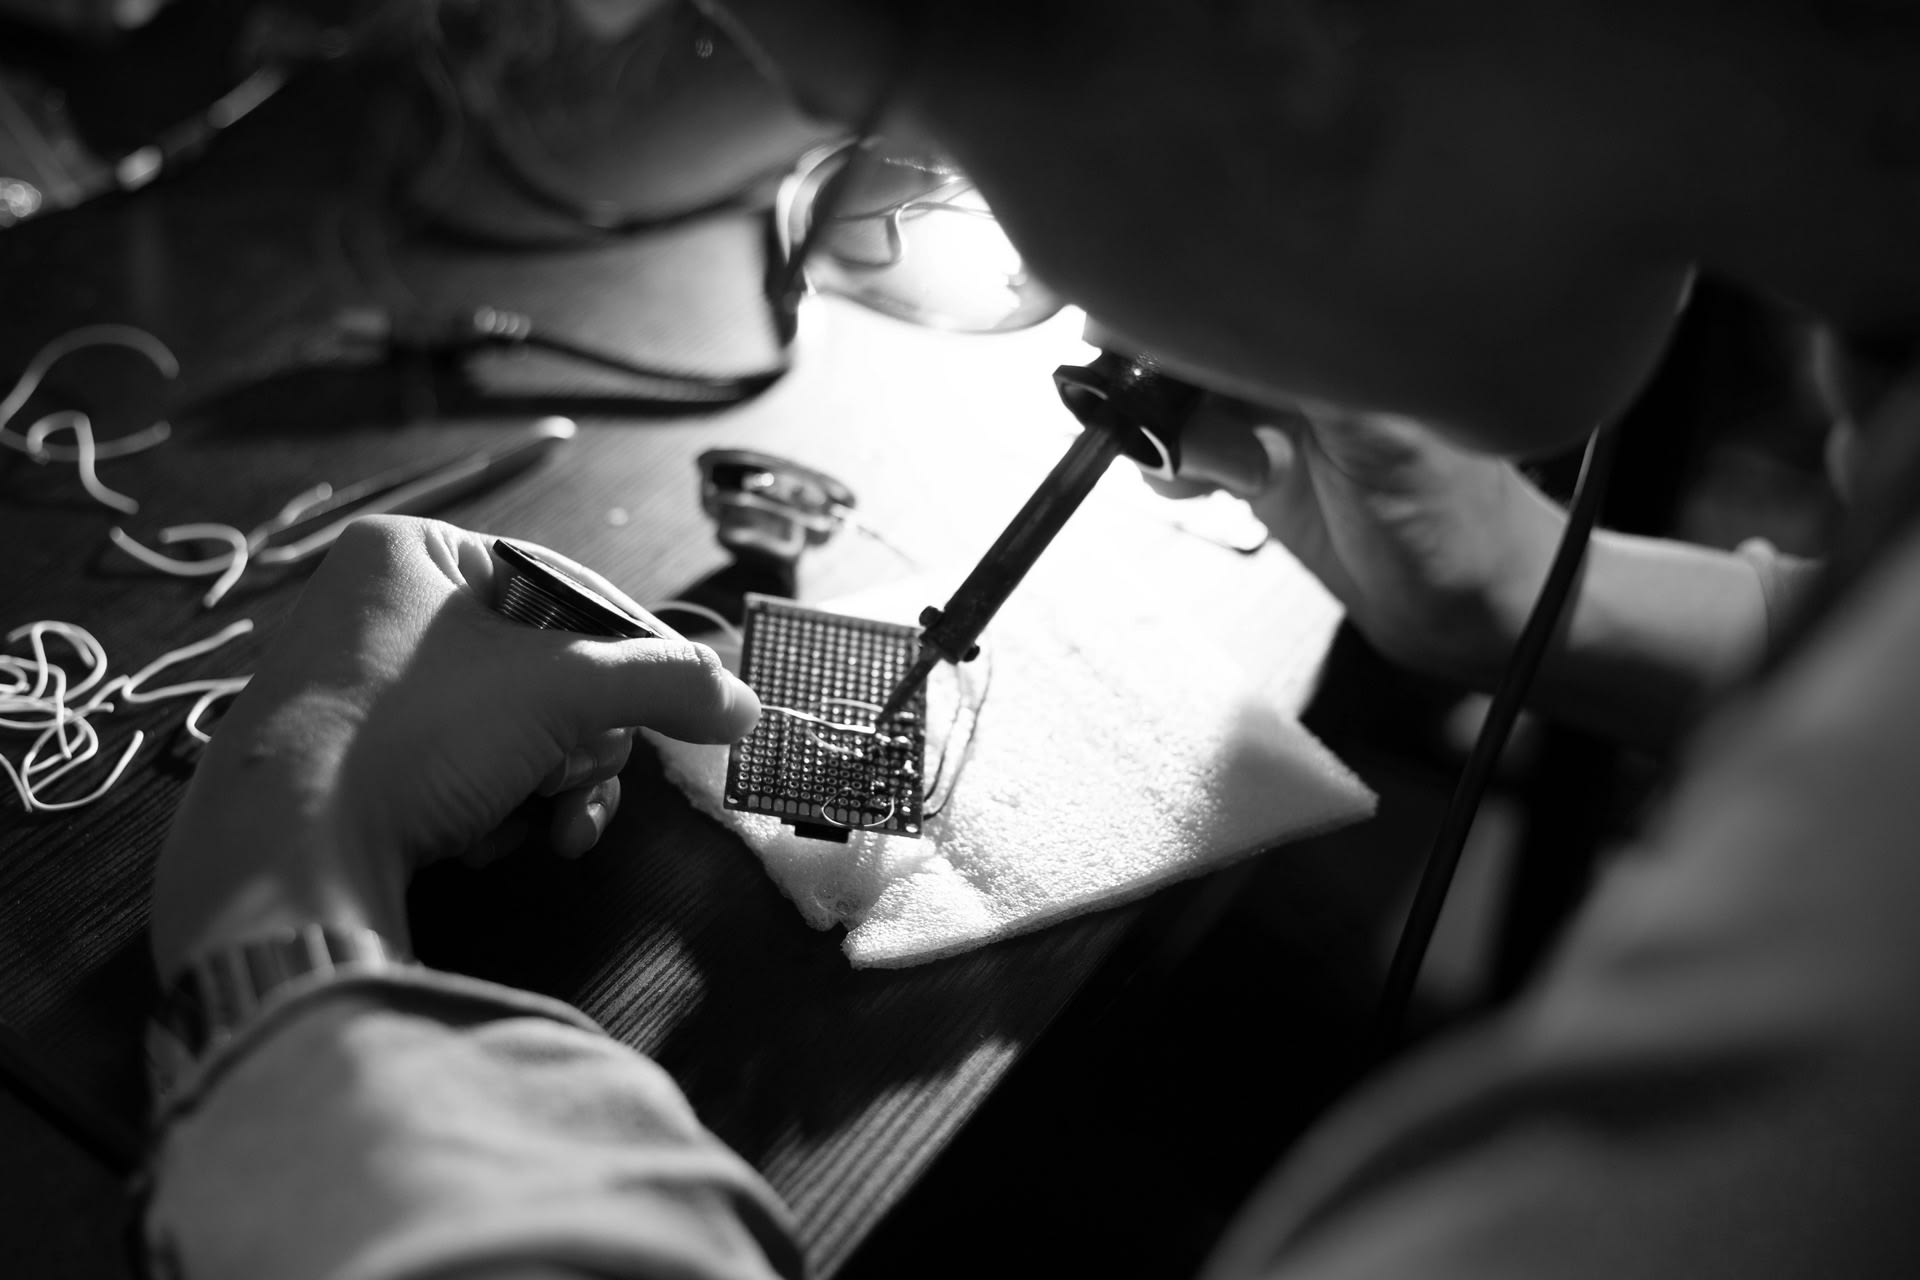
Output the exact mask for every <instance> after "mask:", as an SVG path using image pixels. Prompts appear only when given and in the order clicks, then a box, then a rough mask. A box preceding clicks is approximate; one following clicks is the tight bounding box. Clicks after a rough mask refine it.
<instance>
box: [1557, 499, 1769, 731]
mask: <svg viewBox="0 0 1920 1280" xmlns="http://www.w3.org/2000/svg"><path fill="white" fill-rule="evenodd" d="M1766 636H1767V608H1766V598H1765V594H1764V592H1763V590H1762V587H1761V582H1760V577H1759V575H1758V573H1757V572H1756V571H1755V568H1754V566H1753V565H1752V564H1751V563H1749V562H1748V561H1747V560H1745V559H1743V558H1741V557H1740V556H1738V555H1735V554H1733V553H1731V552H1726V551H1718V550H1714V549H1710V548H1705V547H1697V546H1693V545H1690V544H1687V543H1681V542H1674V541H1668V540H1662V539H1653V538H1639V537H1631V536H1628V535H1625V534H1619V533H1612V532H1606V531H1602V532H1599V533H1596V534H1595V535H1594V538H1593V541H1592V543H1591V544H1590V545H1589V547H1588V549H1587V559H1586V563H1585V565H1584V568H1583V571H1582V574H1581V578H1580V582H1579V589H1578V593H1577V595H1576V596H1575V598H1574V600H1573V602H1572V605H1571V613H1570V614H1569V616H1568V617H1567V618H1566V619H1565V620H1564V622H1563V623H1562V626H1561V629H1560V632H1559V634H1558V636H1557V637H1556V638H1555V642H1554V644H1553V646H1552V648H1551V649H1550V650H1549V651H1548V655H1547V658H1546V660H1545V662H1544V663H1543V664H1542V667H1541V670H1540V674H1539V677H1538V679H1537V680H1536V682H1535V686H1534V691H1533V698H1532V705H1533V706H1534V708H1535V709H1536V710H1538V711H1539V712H1541V713H1542V714H1544V715H1547V716H1549V717H1552V718H1555V719H1559V720H1563V721H1565V722H1567V723H1570V724H1573V725H1576V726H1579V727H1581V728H1584V729H1588V730H1591V731H1593V732H1596V733H1600V734H1603V735H1605V736H1607V737H1609V738H1611V739H1614V740H1616V741H1619V742H1621V743H1623V744H1626V745H1629V746H1635V747H1642V748H1648V749H1659V748H1662V747H1665V746H1667V745H1668V744H1670V743H1671V742H1672V741H1673V739H1674V737H1675V736H1676V735H1677V734H1678V733H1680V732H1681V731H1682V730H1684V729H1685V728H1686V726H1687V725H1688V724H1689V723H1690V722H1691V720H1692V718H1693V716H1694V714H1695V713H1696V712H1697V711H1698V709H1699V707H1700V705H1701V703H1702V701H1703V699H1705V698H1706V697H1707V696H1708V695H1710V694H1711V693H1712V692H1713V691H1714V690H1715V689H1717V688H1720V687H1722V686H1723V685H1724V684H1725V683H1726V682H1727V681H1729V680H1731V679H1732V678H1734V677H1736V676H1738V675H1739V674H1740V673H1741V672H1742V671H1744V670H1746V669H1747V667H1748V666H1749V664H1751V663H1752V662H1753V660H1754V659H1755V658H1756V657H1757V656H1758V655H1759V653H1760V650H1761V648H1762V647H1763V646H1764V644H1765V643H1766Z"/></svg>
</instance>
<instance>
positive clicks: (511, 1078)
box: [142, 969, 804, 1280]
mask: <svg viewBox="0 0 1920 1280" xmlns="http://www.w3.org/2000/svg"><path fill="white" fill-rule="evenodd" d="M165 1118H166V1120H167V1125H166V1127H165V1128H164V1129H162V1130H160V1131H158V1134H157V1140H156V1143H155V1145H154V1148H153V1153H152V1157H151V1160H150V1163H149V1168H148V1183H149V1186H148V1188H147V1200H146V1205H145V1208H144V1212H143V1232H142V1234H143V1237H144V1242H145V1246H146V1249H147V1252H148V1255H149V1257H151V1258H154V1259H156V1260H160V1261H161V1265H160V1267H159V1271H160V1273H163V1274H164V1273H165V1271H166V1267H167V1266H174V1267H176V1268H178V1270H179V1271H180V1273H181V1274H186V1275H191V1276H193V1277H195V1280H218V1278H219V1277H224V1276H236V1277H237V1276H247V1277H253V1276H261V1275H272V1276H275V1277H276V1280H306V1278H308V1277H311V1278H312V1280H321V1278H322V1277H325V1278H327V1280H342V1278H346V1277H350V1278H351V1280H416V1278H423V1277H428V1276H443V1275H448V1274H453V1273H457V1272H458V1271H459V1270H460V1269H462V1268H467V1267H486V1266H491V1265H500V1264H515V1263H518V1264H535V1265H545V1266H548V1267H558V1268H561V1269H565V1268H569V1267H571V1268H573V1269H575V1270H579V1271H582V1272H584V1273H586V1274H592V1275H609V1276H614V1275H636V1276H638V1275H656V1274H671V1275H676V1276H684V1277H688V1278H689V1280H695V1278H705V1280H720V1278H722V1277H725V1278H726V1280H736V1278H737V1280H749V1278H751V1280H767V1278H768V1277H771V1276H773V1275H775V1274H779V1275H785V1276H798V1275H801V1274H803V1272H804V1264H803V1261H802V1258H801V1255H800V1252H799V1250H798V1248H797V1247H796V1245H795V1244H794V1242H793V1236H792V1229H791V1224H790V1222H789V1220H788V1217H787V1213H786V1210H785V1207H784V1206H783V1205H782V1204H781V1203H780V1201H779V1199H778V1198H777V1197H776V1196H775V1195H774V1193H773V1191H772V1190H771V1188H769V1187H768V1186H767V1185H766V1183H765V1182H764V1181H763V1180H762V1179H761V1178H760V1177H759V1175H758V1174H756V1173H755V1172H754V1171H753V1169H752V1168H751V1167H749V1166H748V1165H747V1164H746V1163H745V1162H744V1161H743V1160H741V1159H740V1158H739V1157H738V1156H737V1155H735V1154H734V1153H733V1152H732V1151H730V1150H728V1149H727V1148H726V1146H725V1145H724V1144H722V1143H721V1142H720V1141H719V1140H718V1139H717V1138H716V1137H714V1136H713V1135H712V1134H711V1133H709V1132H708V1131H707V1130H706V1129H705V1128H704V1127H702V1126H701V1125H700V1123H699V1121H698V1119H697V1118H696V1117H695V1116H694V1114H693V1111H692V1108H691V1107H690V1106H688V1104H687V1101H686V1099H685V1097H684V1096H682V1095H681V1093H680V1091H679V1090H678V1088H677V1087H676V1086H675V1085H674V1083H673V1081H672V1080H671V1079H670V1078H669V1077H668V1076H667V1075H666V1073H665V1072H664V1071H662V1070H661V1069H660V1068H659V1067H658V1066H657V1065H656V1064H654V1063H653V1062H651V1061H649V1060H648V1059H646V1058H644V1057H642V1056H640V1055H639V1054H636V1053H634V1052H632V1051H631V1050H629V1049H627V1048H626V1047H624V1046H622V1045H620V1044H618V1043H617V1042H615V1041H613V1040H611V1039H610V1038H608V1037H607V1036H605V1035H604V1034H602V1033H601V1032H600V1030H599V1029H598V1027H597V1026H596V1025H595V1024H594V1023H593V1021H592V1020H591V1019H589V1018H587V1017H586V1016H585V1015H583V1014H581V1013H580V1012H579V1011H578V1010H575V1009H573V1008H571V1007H569V1006H567V1005H565V1004H563V1003H560V1002H559V1001H555V1000H550V999H547V998H544V997H541V996H537V995H533V994H530V993H527V992H523V991H515V990H512V989H510V988H506V987H499V986H495V985H493V984H491V983H486V982H480V981H477V980H474V979H470V978H464V977H460V976H458V975H454V974H446V973H439V972H435V971H432V970H427V969H412V970H389V971H384V972H379V973H372V974H368V975H366V976H364V977H354V978H344V979H342V980H341V981H338V982H332V983H328V984H325V985H324V986H321V987H318V988H315V989H312V990H308V991H303V992H300V993H298V994H297V995H296V996H293V997H290V998H289V999H288V1000H287V1001H285V1002H284V1003H282V1004H280V1005H277V1006H276V1007H274V1008H273V1009H271V1010H269V1011H268V1012H267V1013H266V1014H264V1015H263V1016H262V1017H261V1018H260V1019H258V1020H257V1021H256V1022H255V1023H253V1024H250V1025H249V1027H248V1028H247V1029H246V1031H245V1032H244V1034H241V1035H236V1036H235V1037H234V1038H233V1040H232V1041H231V1042H229V1043H228V1044H226V1045H224V1046H222V1048H221V1049H220V1050H219V1051H218V1052H217V1053H216V1054H215V1055H214V1056H213V1057H212V1058H210V1059H209V1060H208V1061H207V1063H206V1064H205V1066H204V1069H202V1070H201V1071H199V1072H198V1073H197V1074H196V1075H195V1076H194V1077H193V1078H192V1079H191V1080H190V1081H186V1082H183V1087H182V1088H181V1089H180V1091H179V1092H178V1094H177V1095H176V1096H175V1097H174V1098H173V1099H172V1100H170V1102H169V1103H168V1105H167V1108H166V1117H165Z"/></svg>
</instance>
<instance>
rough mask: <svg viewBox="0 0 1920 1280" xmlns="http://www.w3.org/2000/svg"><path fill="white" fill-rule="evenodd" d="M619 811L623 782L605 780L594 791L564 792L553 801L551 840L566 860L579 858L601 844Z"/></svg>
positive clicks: (555, 848)
mask: <svg viewBox="0 0 1920 1280" xmlns="http://www.w3.org/2000/svg"><path fill="white" fill-rule="evenodd" d="M619 811H620V779H619V778H618V777H613V778H602V779H601V780H600V781H598V782H596V783H594V784H593V785H592V786H591V787H582V788H579V789H577V790H574V791H568V792H564V793H562V794H561V795H559V796H556V797H555V798H554V802H553V823H552V826H551V827H550V828H549V829H548V840H549V842H550V843H551V844H552V845H553V851H554V852H555V853H557V854H559V855H560V856H561V857H563V858H578V857H579V856H581V855H582V854H584V853H586V852H587V851H588V850H589V849H591V848H593V846H594V845H596V844H598V843H599V842H600V837H601V836H602V835H603V834H605V832H606V830H607V824H608V823H610V822H612V821H613V815H614V814H616V813H618V812H619Z"/></svg>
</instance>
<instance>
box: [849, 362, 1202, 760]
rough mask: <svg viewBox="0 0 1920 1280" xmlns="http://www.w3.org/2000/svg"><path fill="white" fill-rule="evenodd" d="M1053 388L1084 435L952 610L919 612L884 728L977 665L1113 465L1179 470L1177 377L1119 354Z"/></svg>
mask: <svg viewBox="0 0 1920 1280" xmlns="http://www.w3.org/2000/svg"><path fill="white" fill-rule="evenodd" d="M1053 381H1054V385H1055V386H1056V387H1057V388H1058V389H1059V392H1060V399H1061V401H1062V402H1063V403H1065V404H1066V406H1067V409H1068V411H1070V412H1071V413H1072V414H1073V416H1074V417H1076V418H1078V419H1079V420H1080V422H1081V424H1082V426H1083V427H1084V430H1082V431H1081V432H1080V434H1079V435H1078V436H1076V437H1075V438H1074V441H1073V443H1072V444H1071V445H1070V446H1068V448H1067V452H1066V456H1064V457H1062V458H1061V459H1060V461H1059V462H1057V463H1055V464H1054V468H1053V470H1052V471H1051V472H1050V473H1048V475H1047V478H1046V479H1045V480H1042V481H1041V482H1040V487H1039V488H1038V489H1035V490H1034V492H1033V496H1032V497H1031V498H1028V499H1027V503H1026V505H1025V506H1023V507H1021V508H1020V511H1019V514H1017V515H1015V516H1014V518H1013V521H1012V522H1011V523H1010V524H1008V525H1007V527H1006V529H1005V531H1004V532H1002V533H1001V535H1000V537H999V538H998V539H996V540H995V542H994V544H993V545H992V546H991V547H989V548H988V549H987V553H986V555H984V556H982V557H981V559H980V563H979V564H977V565H975V566H974V569H973V572H972V573H969V574H968V575H967V576H966V579H965V580H964V581H963V582H961V584H960V587H959V589H958V590H957V591H955V592H954V593H953V597H952V598H951V599H950V600H948V601H947V607H946V608H945V609H939V608H935V607H934V606H932V605H929V606H927V608H926V609H925V610H924V611H923V612H922V613H921V615H920V625H921V626H922V627H923V628H924V630H922V631H921V633H920V656H919V657H918V658H916V659H915V660H914V664H913V666H912V667H910V668H908V670H907V673H906V675H905V676H903V677H902V678H901V680H900V682H899V683H898V684H896V685H895V686H894V689H893V692H892V693H891V694H890V695H888V697H887V701H886V703H885V705H884V706H882V708H881V711H880V715H879V717H878V720H877V723H880V724H885V723H886V722H887V721H889V720H890V719H892V718H893V717H894V716H897V715H898V714H900V712H901V711H902V710H903V709H904V708H905V707H906V706H907V704H908V703H909V702H910V701H912V699H913V696H914V694H915V693H916V692H917V691H918V690H919V689H920V687H921V686H922V685H923V684H925V683H926V680H927V677H928V676H929V675H931V674H932V673H933V668H934V667H935V665H937V664H938V663H940V662H941V661H946V662H970V661H972V660H973V658H974V656H975V655H976V654H978V653H979V652H980V643H979V641H980V633H981V632H982V631H984V630H986V626H987V623H989V622H991V621H992V620H993V615H994V614H996V613H998V612H999V611H1000V606H1001V605H1003V604H1005V603H1006V602H1007V597H1008V596H1010V595H1012V594H1013V589H1014V588H1015V587H1017V586H1019V585H1020V581H1021V579H1023V578H1025V577H1026V576H1027V570H1029V569H1031V568H1032V567H1033V565H1034V562H1035V561H1037V560H1038V559H1039V558H1040V554H1041V552H1043V551H1045V550H1046V549H1047V547H1048V546H1049V545H1050V544H1051V543H1052V542H1053V540H1054V538H1055V537H1056V536H1058V534H1059V533H1060V530H1061V529H1062V528H1064V527H1065V526H1066V523H1067V520H1068V519H1069V518H1070V517H1071V516H1072V515H1073V513H1074V512H1075V511H1077V510H1079V508H1080V504H1081V503H1082V502H1084V501H1086V498H1087V495H1088V494H1089V493H1091V492H1093V487H1094V485H1096V484H1098V483H1099V482H1100V477H1101V476H1103V475H1105V474H1106V471H1107V466H1108V464H1109V463H1111V462H1112V461H1113V460H1114V459H1115V458H1117V457H1121V456H1123V455H1124V456H1126V457H1128V458H1131V459H1133V460H1134V461H1135V462H1136V463H1138V464H1139V465H1140V466H1141V467H1142V468H1144V469H1146V470H1147V471H1148V472H1149V473H1151V474H1154V475H1158V476H1163V477H1165V478H1169V479H1170V478H1172V476H1173V475H1174V474H1175V473H1176V472H1177V471H1178V470H1179V466H1180V432H1181V430H1182V429H1183V428H1184V427H1185V426H1186V423H1187V419H1188V418H1190V417H1191V416H1192V414H1193V409H1194V406H1195V405H1196V404H1197V403H1198V402H1199V399H1200V391H1199V389H1198V388H1197V387H1194V386H1191V385H1190V384H1188V383H1184V382H1181V381H1179V380H1178V379H1176V378H1173V377H1171V376H1170V375H1168V374H1167V373H1165V372H1163V371H1162V370H1161V369H1160V367H1159V365H1158V364H1157V363H1155V362H1154V361H1153V360H1152V359H1151V358H1149V357H1145V356H1124V355H1118V354H1116V353H1114V352H1111V351H1106V352H1102V353H1101V354H1100V356H1099V358H1098V359H1096V360H1095V361H1094V362H1093V363H1092V364H1090V365H1064V364H1063V365H1061V366H1060V367H1059V368H1058V369H1055V370H1054V372H1053Z"/></svg>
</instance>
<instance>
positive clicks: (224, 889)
mask: <svg viewBox="0 0 1920 1280" xmlns="http://www.w3.org/2000/svg"><path fill="white" fill-rule="evenodd" d="M274 719H277V721H278V723H279V725H281V726H289V727H291V728H293V729H294V730H296V732H293V733H292V734H291V735H290V734H289V733H288V732H285V731H282V730H281V729H278V728H276V725H275V723H274V722H273V720H270V721H269V722H268V723H266V724H263V725H261V726H259V727H257V728H255V727H249V726H247V725H246V722H244V721H243V722H242V724H241V725H239V726H236V725H233V724H231V723H229V724H223V725H222V726H221V733H220V735H219V736H218V737H217V738H216V739H215V742H214V744H213V745H212V746H211V747H210V748H209V750H208V752H207V754H206V756H205V757H204V758H203V759H202V760H201V763H200V767H199V768H198V770H197V771H196V773H195V776H194V779H193V782H192V784H191V785H190V786H189V787H188V789H187V794H186V796H185V798H184V799H183V800H182V803H181V806H180V811H179V813H178V814H177V815H176V816H175V819H174V822H173V825H172V828H171V830H170V831H169V833H168V837H167V841H166V844H165V846H164V847H163V849H162V852H161V856H160V860H159V863H158V865H157V867H156V869H155V874H154V891H153V918H152V926H151V934H152V945H153V954H154V962H155V965H156V968H157V970H158V972H159V973H160V975H161V977H162V978H163V979H166V978H168V977H170V976H171V975H173V974H174V973H177V972H178V971H179V970H180V969H181V968H182V967H183V966H184V965H185V964H186V962H187V961H188V960H190V959H191V958H192V957H193V956H195V955H197V954H200V953H202V952H205V951H208V950H211V949H216V948H219V947H222V946H226V945H230V944H232V943H234V942H237V941H242V940H245V939H247V938H249V937H252V936H256V935H259V934H263V933H268V932H273V931H277V930H281V929H286V928H293V927H299V926H301V925H304V924H309V923H316V924H326V925H335V926H339V927H342V928H350V929H372V930H374V931H375V932H377V933H380V934H382V935H384V936H386V937H387V938H389V939H391V940H393V941H395V942H396V943H397V944H399V945H403V946H404V945H406V944H407V928H406V913H405V893H406V871H405V862H404V860H403V859H402V858H400V857H398V856H390V851H387V850H384V849H381V848H378V847H376V846H375V844H374V843H373V842H371V841H370V840H369V839H368V838H367V835H366V833H365V832H364V831H362V830H361V829H360V828H359V826H358V824H357V823H356V822H355V821H354V820H353V817H352V815H351V813H350V812H349V811H347V810H345V809H344V808H343V806H342V805H341V804H340V801H339V796H340V794H341V792H340V789H339V788H338V787H337V785H336V779H337V776H338V773H339V769H338V767H337V761H338V758H339V755H340V754H341V753H340V752H337V751H334V750H331V749H330V748H329V747H328V745H327V744H328V742H329V741H344V740H346V739H345V738H344V737H336V738H330V736H329V735H328V734H327V733H326V732H325V728H324V726H325V722H326V717H325V716H324V715H316V713H314V712H313V710H312V709H311V708H308V709H305V710H302V711H298V712H290V713H288V714H284V715H282V716H279V717H276V718H274ZM230 729H235V730H237V732H234V733H232V734H229V732H228V731H229V730H230Z"/></svg>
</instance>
